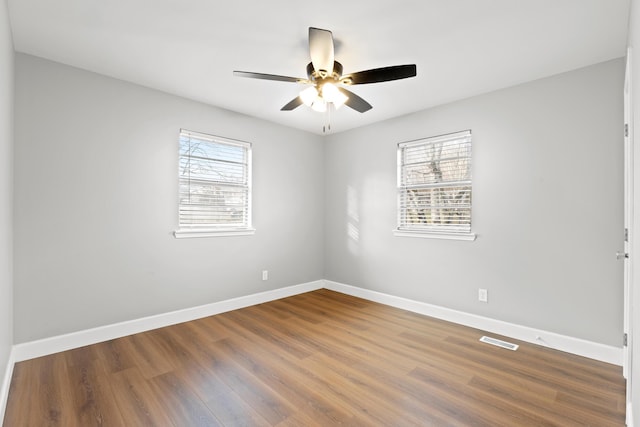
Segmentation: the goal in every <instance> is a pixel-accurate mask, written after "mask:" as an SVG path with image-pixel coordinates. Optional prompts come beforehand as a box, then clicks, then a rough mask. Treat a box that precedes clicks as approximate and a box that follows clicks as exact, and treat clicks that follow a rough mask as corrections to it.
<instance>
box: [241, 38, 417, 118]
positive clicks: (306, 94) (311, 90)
mask: <svg viewBox="0 0 640 427" xmlns="http://www.w3.org/2000/svg"><path fill="white" fill-rule="evenodd" d="M309 54H310V56H311V62H310V63H309V64H307V78H306V79H303V78H296V77H287V76H278V75H275V74H263V73H252V72H249V71H234V72H233V75H234V76H238V77H248V78H252V79H263V80H276V81H281V82H291V83H301V84H305V85H311V86H310V87H308V88H306V89H305V90H303V91H302V92H300V95H299V96H297V97H295V98H294V99H292V100H291V101H290V102H289V103H287V104H286V105H285V106H284V107H282V108H281V111H291V110H293V109H295V108H297V107H299V106H300V105H302V104H305V105H307V106H309V107H311V108H312V109H313V110H315V111H319V112H324V111H327V108H328V107H330V105H333V106H334V107H335V108H338V107H340V106H341V105H343V104H344V105H346V106H348V107H351V108H353V109H354V110H356V111H358V112H360V113H364V112H365V111H369V110H370V109H371V108H373V107H372V106H371V104H369V103H368V102H367V101H365V100H364V99H362V98H360V97H359V96H358V95H356V94H355V93H353V92H351V91H349V90H347V89H345V88H344V87H343V86H350V85H360V84H368V83H380V82H388V81H391V80H400V79H406V78H409V77H415V76H416V65H415V64H410V65H394V66H390V67H382V68H374V69H371V70H366V71H359V72H357V73H351V74H346V75H343V74H342V64H340V63H339V62H338V61H336V60H335V59H334V44H333V34H332V33H331V31H328V30H322V29H320V28H314V27H309Z"/></svg>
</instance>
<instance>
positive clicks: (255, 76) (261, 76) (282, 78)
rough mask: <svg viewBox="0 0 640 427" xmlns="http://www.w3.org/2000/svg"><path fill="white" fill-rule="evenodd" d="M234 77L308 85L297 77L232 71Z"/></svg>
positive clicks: (306, 81)
mask: <svg viewBox="0 0 640 427" xmlns="http://www.w3.org/2000/svg"><path fill="white" fill-rule="evenodd" d="M233 75H234V76H236V77H248V78H250V79H261V80H276V81H279V82H291V83H309V81H308V80H307V79H299V78H297V77H287V76H278V75H276V74H264V73H252V72H250V71H234V72H233Z"/></svg>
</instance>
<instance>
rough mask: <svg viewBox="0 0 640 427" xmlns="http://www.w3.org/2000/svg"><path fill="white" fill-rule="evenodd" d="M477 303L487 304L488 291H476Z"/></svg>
mask: <svg viewBox="0 0 640 427" xmlns="http://www.w3.org/2000/svg"><path fill="white" fill-rule="evenodd" d="M478 301H482V302H488V301H489V291H487V290H486V289H478Z"/></svg>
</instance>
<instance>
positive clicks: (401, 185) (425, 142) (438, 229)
mask: <svg viewBox="0 0 640 427" xmlns="http://www.w3.org/2000/svg"><path fill="white" fill-rule="evenodd" d="M456 140H460V143H461V144H462V143H467V142H466V141H467V140H468V144H469V155H468V163H469V172H468V178H467V179H464V180H458V181H434V182H432V183H422V184H408V183H406V182H405V179H404V173H405V166H406V164H405V162H404V150H405V149H406V148H413V147H420V146H423V147H425V148H428V147H430V146H433V145H435V144H437V143H441V142H448V141H456ZM472 148H473V145H472V134H471V130H463V131H459V132H452V133H448V134H442V135H436V136H432V137H427V138H420V139H416V140H412V141H405V142H400V143H398V148H397V191H396V194H397V214H396V215H397V216H396V220H397V224H396V228H395V229H394V230H393V231H394V235H395V236H399V237H420V238H429V239H449V240H467V241H473V240H475V239H476V234H475V233H474V232H473V231H472V228H471V226H472V211H473V209H472V200H473V198H472V196H473V179H472V173H471V172H472V165H473V163H472V160H473V159H472V153H473V150H472ZM438 183H441V184H442V185H440V186H439V187H445V188H446V187H454V186H468V187H469V199H470V200H469V223H468V230H464V229H460V230H456V229H455V227H451V226H440V225H438V224H433V225H430V226H420V227H416V226H414V227H412V226H411V225H408V224H406V223H403V218H406V216H407V215H406V210H407V205H406V203H403V201H404V200H405V197H406V196H405V195H406V192H407V190H408V189H409V188H413V189H416V188H417V189H427V188H433V187H434V184H438Z"/></svg>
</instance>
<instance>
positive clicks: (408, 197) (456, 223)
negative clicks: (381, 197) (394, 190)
mask: <svg viewBox="0 0 640 427" xmlns="http://www.w3.org/2000/svg"><path fill="white" fill-rule="evenodd" d="M398 230H399V231H415V232H425V233H470V232H471V131H462V132H456V133H452V134H447V135H441V136H436V137H432V138H425V139H421V140H417V141H411V142H403V143H400V144H398Z"/></svg>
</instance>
